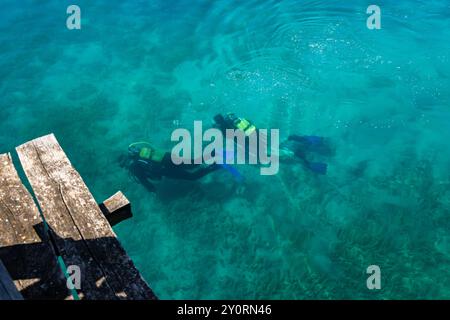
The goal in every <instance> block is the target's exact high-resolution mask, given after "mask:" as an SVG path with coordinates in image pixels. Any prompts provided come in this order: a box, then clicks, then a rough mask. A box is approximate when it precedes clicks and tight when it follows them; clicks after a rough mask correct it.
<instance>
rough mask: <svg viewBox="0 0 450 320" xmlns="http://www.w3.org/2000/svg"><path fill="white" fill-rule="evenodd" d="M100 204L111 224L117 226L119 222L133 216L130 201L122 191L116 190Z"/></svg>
mask: <svg viewBox="0 0 450 320" xmlns="http://www.w3.org/2000/svg"><path fill="white" fill-rule="evenodd" d="M99 206H100V210H102V212H103V214H104V215H105V217H106V219H107V220H108V222H109V224H110V225H111V226H115V225H116V224H118V223H119V222H122V221H123V220H126V219H129V218H131V217H132V216H133V213H132V212H131V204H130V201H128V199H127V197H125V195H124V194H123V193H122V191H118V192H116V193H115V194H114V195H113V196H111V197H110V198H108V199H106V200H105V201H103V203H101V204H100V205H99Z"/></svg>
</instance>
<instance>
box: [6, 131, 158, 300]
mask: <svg viewBox="0 0 450 320" xmlns="http://www.w3.org/2000/svg"><path fill="white" fill-rule="evenodd" d="M16 151H17V154H18V157H19V160H20V163H21V166H22V168H23V171H24V173H25V176H26V178H27V180H28V182H29V184H30V185H31V188H32V193H33V195H32V194H31V193H30V192H29V191H28V190H27V188H26V187H25V186H24V184H23V183H22V181H21V179H20V177H19V174H18V173H17V171H16V168H15V166H14V164H13V161H12V158H11V154H1V155H0V260H1V261H3V264H4V266H5V268H6V270H7V271H8V273H9V275H10V277H11V278H12V280H13V282H14V285H15V287H16V288H17V290H18V291H19V292H20V294H21V296H23V298H24V299H77V298H80V299H88V300H109V299H137V300H148V299H151V300H153V299H157V298H156V296H155V294H154V293H153V291H152V290H151V289H150V287H149V286H148V285H147V283H146V282H145V280H144V279H143V278H142V276H141V275H140V273H139V271H138V270H137V269H136V267H135V266H134V264H133V262H132V261H131V259H130V258H129V256H128V255H127V253H126V252H125V250H124V249H123V247H122V246H121V244H120V242H119V241H118V239H117V237H116V234H115V233H114V231H113V230H112V228H111V224H110V222H109V221H108V220H111V219H107V217H106V216H105V214H106V213H108V214H109V215H110V216H111V217H114V219H112V220H114V221H115V222H114V223H117V222H119V221H121V220H123V219H121V218H120V214H119V215H118V214H114V212H109V211H108V212H105V208H106V210H108V209H109V210H113V211H114V210H121V211H122V212H124V211H127V210H128V212H129V208H130V205H129V202H128V200H126V198H125V196H124V195H123V194H122V193H118V194H116V195H115V197H113V199H109V200H108V201H105V203H104V204H103V205H102V208H103V209H100V207H99V205H98V204H97V202H96V201H95V200H94V198H93V196H92V194H91V193H90V191H89V189H88V188H87V186H86V185H85V183H84V181H83V179H82V178H81V176H80V175H79V173H78V172H77V171H76V170H75V168H74V167H73V166H72V164H71V163H70V161H69V159H68V158H67V156H66V154H65V153H64V151H63V149H62V148H61V146H60V145H59V143H58V141H57V140H56V138H55V136H54V135H53V134H50V135H47V136H44V137H41V138H38V139H35V140H32V141H30V142H27V143H25V144H23V145H21V146H19V147H17V148H16ZM33 196H34V197H33ZM102 210H103V212H102ZM126 215H127V216H129V213H126ZM69 266H76V267H78V268H79V270H80V274H81V282H80V284H81V287H80V288H79V289H75V291H74V290H70V288H69V287H70V285H69V286H68V284H67V283H68V280H67V278H68V276H69V275H68V273H67V271H66V270H65V268H68V267H69ZM0 270H1V269H0ZM3 273H5V272H3ZM5 279H6V277H5ZM5 282H6V283H7V280H5ZM72 289H73V288H72ZM4 291H5V290H4ZM9 291H11V290H9ZM13 294H14V292H11V293H9V295H10V297H15V298H20V295H19V296H18V295H17V294H16V295H14V296H11V295H13ZM3 296H6V295H5V294H4V295H3ZM1 298H2V296H0V299H1ZM11 299H12V298H11Z"/></svg>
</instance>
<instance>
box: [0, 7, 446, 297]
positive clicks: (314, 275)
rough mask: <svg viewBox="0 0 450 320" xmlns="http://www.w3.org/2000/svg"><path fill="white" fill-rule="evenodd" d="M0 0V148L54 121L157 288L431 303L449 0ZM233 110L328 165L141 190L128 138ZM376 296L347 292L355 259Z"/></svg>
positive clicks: (168, 293)
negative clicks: (74, 25)
mask: <svg viewBox="0 0 450 320" xmlns="http://www.w3.org/2000/svg"><path fill="white" fill-rule="evenodd" d="M75 3H76V4H78V5H79V6H80V7H81V10H82V30H80V31H69V30H67V29H66V28H65V19H66V14H65V11H66V8H67V6H68V5H69V4H72V3H68V2H65V1H44V0H41V1H31V0H22V1H11V0H4V1H2V4H1V8H2V10H1V11H0V17H1V19H0V48H1V51H0V79H1V82H0V127H1V134H0V148H1V149H0V151H1V152H6V151H10V150H12V149H13V148H14V147H15V146H16V145H18V144H20V143H23V142H24V141H27V140H29V139H32V138H35V137H37V136H40V135H44V134H47V133H49V132H54V133H55V134H56V136H57V138H58V139H59V141H60V143H61V144H62V146H63V147H64V149H65V150H66V152H67V153H68V155H69V157H70V159H71V160H72V162H73V164H74V165H75V167H76V168H77V169H78V170H79V171H80V173H81V175H82V176H83V177H84V178H85V181H86V183H87V185H88V186H89V187H90V189H91V190H92V192H93V194H94V196H95V197H96V199H97V200H98V201H101V200H103V199H104V198H106V197H108V196H110V195H111V194H112V193H114V192H115V191H117V190H119V189H120V190H122V191H123V192H124V193H125V194H126V195H127V196H128V197H129V199H130V200H131V201H132V203H133V208H134V213H135V216H134V218H133V219H131V220H129V221H126V222H123V223H122V224H120V225H119V226H117V227H116V228H115V231H116V232H117V234H118V235H119V237H120V239H121V241H122V243H123V245H124V247H125V248H126V250H127V251H128V252H129V253H130V255H131V256H132V258H133V259H134V261H135V263H136V264H137V266H138V268H139V269H140V270H141V271H142V273H143V275H144V277H145V278H146V279H147V280H148V282H149V283H150V284H151V286H152V288H153V289H154V291H155V292H156V293H157V294H158V295H159V297H160V298H163V299H172V298H176V299H181V298H185V299H197V298H200V299H205V298H223V299H230V298H236V299H239V298H273V299H280V298H289V299H304V298H313V299H317V298H324V299H342V298H345V299H346V298H355V299H386V298H395V299H405V298H413V299H414V298H427V299H436V298H449V297H450V277H449V276H448V275H449V271H448V270H449V269H450V233H449V230H450V222H449V213H450V188H449V186H450V175H449V172H450V170H449V168H450V166H449V165H450V149H449V147H448V137H450V126H449V121H450V109H449V107H450V103H449V102H450V80H449V79H450V65H449V60H450V45H449V41H448V39H450V19H449V16H450V4H449V2H448V1H444V0H434V1H418V0H414V1H404V0H402V1H400V0H399V1H395V2H394V1H377V4H378V5H379V6H380V7H381V9H382V30H379V31H370V30H368V29H367V28H366V17H367V15H366V13H365V11H366V8H367V6H368V5H369V4H371V3H368V2H367V1H331V0H327V1H325V0H318V1H294V0H285V1H262V0H261V1H253V0H252V1H250V0H247V1H237V0H235V1H231V0H227V1H225V0H224V1H206V0H205V1H198V0H197V1H192V0H189V1H187V0H186V1H165V0H155V1H120V2H117V1H105V0H97V1H85V0H77V1H75ZM226 111H235V112H236V113H238V114H242V115H244V116H246V117H248V118H250V119H252V120H253V121H254V122H255V123H257V124H258V126H259V127H268V128H280V130H281V134H282V136H286V135H288V134H291V133H299V134H316V135H323V136H326V137H328V138H329V139H330V141H331V143H332V146H333V148H334V149H335V155H334V156H333V157H332V158H331V159H330V160H329V173H328V175H327V176H324V177H317V176H314V175H313V174H311V173H310V172H307V171H305V170H304V169H303V168H302V167H297V166H287V165H285V166H282V167H281V169H280V173H279V174H278V175H277V176H274V177H261V176H259V174H258V172H259V170H257V169H255V168H252V167H245V168H239V169H240V170H241V171H242V172H243V174H244V175H245V176H246V183H245V184H244V185H243V186H241V188H236V185H235V183H234V182H233V180H232V179H231V177H230V176H229V174H227V173H226V172H216V173H214V174H213V175H211V176H209V177H207V178H205V179H204V180H202V181H199V182H195V183H188V182H183V183H180V182H177V181H171V180H163V181H162V182H158V183H157V184H156V186H157V189H158V191H157V193H155V194H151V193H148V192H146V191H145V190H144V189H143V187H142V186H140V185H138V184H136V183H135V182H134V181H133V180H132V179H130V178H129V177H128V175H127V173H126V172H124V171H123V170H122V169H121V168H119V166H118V165H117V163H116V161H115V158H116V157H117V156H118V155H119V154H120V153H121V152H123V151H124V150H126V147H127V145H128V144H129V143H130V142H133V141H136V140H141V139H148V140H151V141H154V142H155V143H156V144H157V145H159V146H160V147H166V148H169V147H171V146H172V144H171V143H170V133H171V132H172V130H173V129H175V128H176V127H177V126H182V127H188V128H191V127H192V122H193V120H203V121H206V122H208V123H209V121H210V119H211V118H212V116H213V115H214V114H215V113H217V112H226ZM372 264H376V265H379V266H380V267H381V271H382V290H380V291H377V292H373V291H369V290H367V288H366V278H367V275H366V273H365V271H366V268H367V266H369V265H372Z"/></svg>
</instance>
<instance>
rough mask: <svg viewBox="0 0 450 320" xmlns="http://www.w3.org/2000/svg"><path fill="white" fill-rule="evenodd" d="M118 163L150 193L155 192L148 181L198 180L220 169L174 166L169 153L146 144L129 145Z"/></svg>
mask: <svg viewBox="0 0 450 320" xmlns="http://www.w3.org/2000/svg"><path fill="white" fill-rule="evenodd" d="M119 162H120V166H121V167H122V168H127V169H128V170H129V171H130V174H131V175H132V176H133V177H134V178H135V179H136V180H137V181H138V182H140V183H141V184H142V185H143V186H144V187H145V188H147V189H148V190H150V191H155V188H154V186H153V184H152V183H151V182H150V180H161V179H162V177H167V178H172V179H179V180H198V179H200V178H202V177H204V176H206V175H207V174H209V173H211V172H213V171H215V170H217V169H220V168H221V167H220V166H218V165H217V164H211V165H199V164H184V163H182V164H179V165H177V164H174V163H173V162H172V158H171V153H170V152H168V151H164V150H161V149H157V148H154V147H153V146H152V145H151V144H149V143H148V142H136V143H132V144H130V145H129V147H128V155H122V156H121V157H119Z"/></svg>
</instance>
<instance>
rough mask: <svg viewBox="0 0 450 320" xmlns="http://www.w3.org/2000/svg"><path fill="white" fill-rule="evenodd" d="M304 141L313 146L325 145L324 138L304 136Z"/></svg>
mask: <svg viewBox="0 0 450 320" xmlns="http://www.w3.org/2000/svg"><path fill="white" fill-rule="evenodd" d="M302 138H303V141H304V142H306V143H307V144H309V145H311V146H320V145H322V144H323V143H324V139H323V137H318V136H302Z"/></svg>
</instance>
